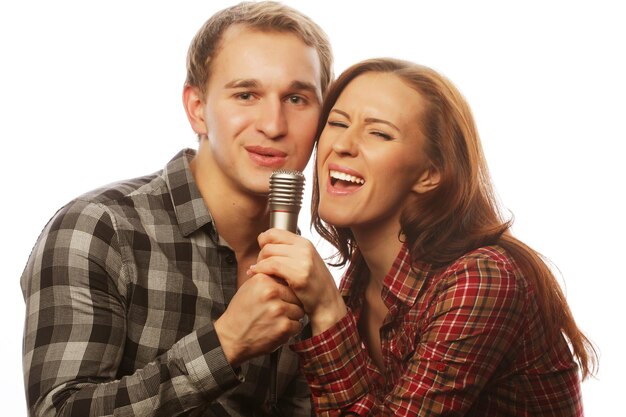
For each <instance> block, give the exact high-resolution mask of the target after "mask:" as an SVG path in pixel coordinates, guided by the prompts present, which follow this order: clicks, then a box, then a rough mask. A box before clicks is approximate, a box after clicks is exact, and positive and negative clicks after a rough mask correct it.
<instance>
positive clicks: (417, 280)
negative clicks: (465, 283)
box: [340, 244, 431, 310]
mask: <svg viewBox="0 0 626 417" xmlns="http://www.w3.org/2000/svg"><path fill="white" fill-rule="evenodd" d="M355 255H356V256H354V257H353V259H354V260H355V261H354V262H351V263H350V266H349V268H348V270H347V271H346V273H345V275H344V277H343V279H342V281H341V286H340V291H341V295H342V296H343V297H344V298H346V299H349V298H350V296H351V293H352V292H353V291H355V290H356V291H358V289H357V287H360V285H359V279H362V278H359V275H361V274H362V272H361V271H363V269H364V265H365V263H364V261H363V259H362V257H361V255H360V253H358V252H357V253H356V254H355ZM430 271H431V265H430V264H427V263H423V262H413V261H412V260H411V254H410V252H409V249H408V247H407V246H406V244H403V245H402V247H401V248H400V252H399V253H398V256H396V259H395V260H394V262H393V264H392V266H391V269H390V270H389V272H388V273H387V275H386V276H385V279H384V281H383V289H382V298H383V300H384V302H385V304H386V305H387V307H388V308H389V309H390V310H394V309H395V308H397V307H396V306H397V304H398V302H400V303H401V304H403V305H405V306H406V307H409V308H410V307H412V306H413V305H414V304H415V301H416V300H417V297H418V296H419V294H420V292H421V291H422V290H423V289H424V288H425V284H426V281H427V280H428V278H429V275H430ZM354 295H355V294H352V296H354ZM396 300H397V301H396Z"/></svg>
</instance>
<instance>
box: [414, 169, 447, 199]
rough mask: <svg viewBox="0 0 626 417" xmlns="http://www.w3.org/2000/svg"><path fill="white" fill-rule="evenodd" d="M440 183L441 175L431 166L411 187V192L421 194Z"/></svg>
mask: <svg viewBox="0 0 626 417" xmlns="http://www.w3.org/2000/svg"><path fill="white" fill-rule="evenodd" d="M440 181H441V174H440V173H439V170H438V169H437V168H435V167H433V166H431V167H430V168H427V169H426V170H425V171H424V172H423V173H422V175H420V177H419V179H418V180H417V181H416V182H415V185H414V186H413V191H415V192H416V193H418V194H423V193H425V192H427V191H430V190H433V189H435V188H437V186H438V185H439V182H440Z"/></svg>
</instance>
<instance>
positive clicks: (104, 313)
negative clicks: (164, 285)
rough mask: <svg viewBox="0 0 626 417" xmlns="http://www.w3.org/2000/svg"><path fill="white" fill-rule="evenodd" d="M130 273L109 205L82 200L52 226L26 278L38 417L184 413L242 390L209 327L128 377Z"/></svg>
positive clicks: (30, 391) (31, 379) (33, 406)
mask: <svg viewBox="0 0 626 417" xmlns="http://www.w3.org/2000/svg"><path fill="white" fill-rule="evenodd" d="M127 281H128V274H127V271H126V266H125V264H124V261H123V259H122V255H121V252H120V245H119V237H118V235H117V232H116V230H115V224H114V220H113V219H112V216H111V215H109V213H108V212H107V210H106V208H104V207H102V206H100V205H98V204H94V203H88V202H83V201H75V202H73V203H71V204H69V205H68V206H66V207H65V208H63V209H62V210H60V211H59V212H58V213H57V215H55V217H54V218H53V219H52V220H51V221H50V222H49V223H48V225H47V226H46V228H45V229H44V231H43V232H42V234H41V236H40V238H39V240H38V242H37V243H36V245H35V247H34V249H33V251H32V253H31V255H30V258H29V261H28V263H27V265H26V268H25V270H24V273H23V275H22V280H21V284H22V290H23V294H24V298H25V302H26V322H25V330H24V341H23V365H24V378H25V389H26V396H27V403H28V409H29V415H32V416H81V417H86V416H113V415H115V416H118V415H124V416H155V415H178V414H180V413H181V412H184V411H185V410H189V409H192V408H195V407H198V406H201V405H202V404H204V403H206V402H207V401H212V400H213V399H215V398H217V397H218V396H219V395H221V394H222V393H223V392H224V391H226V390H228V389H230V388H231V387H233V386H235V385H237V384H238V383H239V382H240V380H239V376H238V375H237V374H236V373H235V372H234V371H233V369H232V367H231V366H230V365H229V364H228V362H227V360H226V357H225V356H224V353H223V350H222V348H221V345H220V343H219V339H218V338H217V335H216V333H215V331H214V329H213V328H212V326H206V327H203V328H201V329H198V330H196V331H194V332H193V333H191V334H189V335H187V336H185V337H183V338H182V339H180V340H179V341H178V342H177V343H176V344H175V345H174V346H172V348H171V349H170V350H169V351H167V352H164V353H163V354H161V355H160V356H158V357H156V358H155V360H154V361H153V362H150V363H148V364H146V365H145V366H143V367H142V368H141V369H138V370H136V372H134V373H133V374H131V375H124V376H122V375H119V374H118V370H119V366H120V363H121V361H122V360H124V348H125V341H126V332H127V330H128V329H127V327H126V318H125V311H126V302H127V296H128V294H127V285H128V282H127Z"/></svg>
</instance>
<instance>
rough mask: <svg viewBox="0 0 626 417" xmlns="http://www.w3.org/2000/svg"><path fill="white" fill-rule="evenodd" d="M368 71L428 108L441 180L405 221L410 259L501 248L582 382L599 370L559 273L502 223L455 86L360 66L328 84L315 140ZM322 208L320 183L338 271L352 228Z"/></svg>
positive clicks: (424, 70) (315, 217)
mask: <svg viewBox="0 0 626 417" xmlns="http://www.w3.org/2000/svg"><path fill="white" fill-rule="evenodd" d="M367 72H385V73H393V74H395V75H396V76H398V77H400V79H402V80H403V81H404V82H405V83H406V84H407V86H408V87H410V88H413V89H414V90H416V91H417V92H418V93H419V94H420V95H421V96H422V97H423V98H424V100H425V102H426V110H425V111H424V112H423V113H422V114H421V115H419V120H416V123H419V124H420V126H421V129H422V133H423V134H424V137H425V138H426V147H425V153H426V154H427V156H428V157H429V158H430V162H431V164H432V166H433V167H434V168H435V169H437V170H438V171H439V173H440V175H441V181H440V184H439V186H438V187H436V188H435V189H433V190H431V191H429V192H428V193H426V194H421V195H420V197H419V199H415V200H414V204H412V205H411V206H410V208H409V209H407V210H406V211H405V212H404V213H403V216H402V218H401V232H402V235H404V237H405V240H406V244H407V245H408V247H409V249H410V252H411V256H412V257H413V259H414V260H416V261H417V260H419V261H421V262H427V263H430V264H433V265H434V266H435V267H444V266H446V265H449V264H450V263H452V262H454V261H455V260H456V259H458V258H460V257H461V256H463V255H464V254H466V253H468V252H470V251H472V250H474V249H476V248H479V247H482V246H487V245H499V246H501V247H502V248H504V250H505V251H506V252H507V253H508V254H509V255H510V256H511V257H512V258H513V259H514V260H515V263H516V264H517V265H518V267H519V268H520V270H521V271H522V274H523V275H524V277H525V278H526V279H527V280H528V282H529V283H530V285H531V287H532V288H533V290H534V292H535V293H536V296H537V305H538V307H539V311H540V314H541V316H542V319H543V322H544V325H545V329H546V332H547V336H548V337H549V338H556V337H558V336H559V335H560V334H561V333H562V334H564V335H565V336H566V337H567V339H568V340H569V342H570V344H571V348H572V351H573V354H574V356H575V357H576V359H577V361H578V364H579V365H580V367H581V371H582V375H583V378H586V377H588V376H589V375H591V374H593V373H594V371H595V369H596V366H597V355H596V352H595V349H594V347H593V345H592V343H591V342H590V341H589V339H587V337H586V336H585V335H584V334H583V333H582V332H581V331H580V330H579V329H578V327H577V326H576V322H575V321H574V317H573V315H572V312H571V310H570V308H569V306H568V305H567V301H566V299H565V295H564V294H563V291H562V290H561V287H560V285H559V283H558V281H557V280H556V278H555V276H554V274H553V273H552V271H551V270H550V268H549V267H548V265H547V263H546V262H545V261H544V259H543V258H542V256H541V255H539V254H538V253H537V252H535V251H534V250H533V249H531V248H530V247H528V246H527V245H525V244H524V243H523V242H521V241H519V240H518V239H516V238H515V237H514V236H513V235H512V234H511V233H510V226H511V223H512V221H510V220H505V219H504V216H503V215H502V213H501V212H500V209H499V206H498V203H497V199H496V196H495V193H494V191H493V186H492V184H491V179H490V176H489V172H488V169H487V163H486V161H485V158H484V155H483V151H482V146H481V143H480V138H479V136H478V131H477V129H476V126H475V123H474V118H473V116H472V112H471V110H470V108H469V106H468V104H467V102H466V100H465V98H464V97H463V96H462V95H461V93H460V92H459V91H458V90H457V89H456V87H455V86H454V85H453V84H452V83H450V82H449V81H448V80H447V79H446V78H445V77H443V76H442V75H440V74H439V73H437V72H436V71H434V70H432V69H430V68H428V67H424V66H421V65H417V64H414V63H411V62H406V61H401V60H395V59H389V58H383V59H372V60H367V61H363V62H361V63H358V64H355V65H353V66H352V67H350V68H348V69H347V70H346V71H344V72H343V74H341V76H339V78H338V79H337V81H335V83H333V85H332V86H331V88H330V90H329V92H328V95H327V97H326V101H325V102H324V105H323V107H322V115H321V118H320V124H319V128H318V137H319V135H320V134H321V131H322V130H323V128H324V126H325V125H326V121H327V119H328V114H329V113H330V110H331V109H332V107H333V106H334V104H335V102H336V101H337V99H338V98H339V95H340V94H341V92H342V91H343V90H344V89H345V87H346V86H347V85H348V84H349V83H350V82H351V81H352V80H353V79H355V78H356V77H358V76H359V75H361V74H364V73H367ZM315 177H316V178H317V172H316V175H315ZM318 204H319V184H318V182H317V180H316V181H314V185H313V203H312V208H311V212H312V216H311V219H312V223H313V226H314V227H315V230H316V231H317V232H318V233H319V234H320V235H321V236H322V237H323V238H325V239H326V240H328V241H329V242H330V243H331V244H332V245H333V246H335V248H337V251H338V253H337V257H338V262H337V263H335V265H337V266H341V265H345V264H346V262H347V261H348V260H350V259H352V257H353V255H354V253H355V249H356V242H355V241H354V236H353V235H352V233H351V231H350V229H347V228H336V227H333V226H332V225H329V224H326V223H324V222H323V221H322V220H321V219H320V217H319V214H318Z"/></svg>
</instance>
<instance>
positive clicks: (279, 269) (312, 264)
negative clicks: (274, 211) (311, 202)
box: [248, 228, 347, 335]
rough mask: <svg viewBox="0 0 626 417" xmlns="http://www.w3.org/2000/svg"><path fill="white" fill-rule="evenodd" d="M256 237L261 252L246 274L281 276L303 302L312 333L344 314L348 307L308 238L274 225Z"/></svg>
mask: <svg viewBox="0 0 626 417" xmlns="http://www.w3.org/2000/svg"><path fill="white" fill-rule="evenodd" d="M258 241H259V246H260V247H261V252H260V253H259V258H258V261H257V263H256V265H252V266H251V267H250V271H249V272H248V274H249V275H253V274H265V275H269V276H272V277H275V278H280V279H282V280H284V281H285V282H286V283H287V285H289V287H290V288H291V289H292V290H293V292H294V293H295V294H296V296H297V297H298V298H299V299H300V302H302V306H303V308H304V312H305V313H306V314H308V315H309V319H310V320H311V326H312V330H313V334H314V335H315V334H319V333H321V332H323V331H324V330H326V329H328V328H329V327H331V326H332V325H334V324H335V323H337V322H338V321H339V320H340V319H341V318H342V317H343V316H345V314H346V313H347V309H346V306H345V304H344V302H343V299H342V298H341V294H340V293H339V290H338V289H337V285H336V284H335V280H334V279H333V276H332V275H331V273H330V271H329V270H328V268H327V266H326V264H325V263H324V261H323V260H322V258H321V257H320V255H319V253H318V252H317V250H316V249H315V247H314V246H313V244H312V243H311V242H310V241H309V240H307V239H305V238H303V237H301V236H298V235H296V234H294V233H291V232H288V231H285V230H280V229H276V228H274V229H270V230H268V231H266V232H264V233H261V234H260V235H259V238H258Z"/></svg>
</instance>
